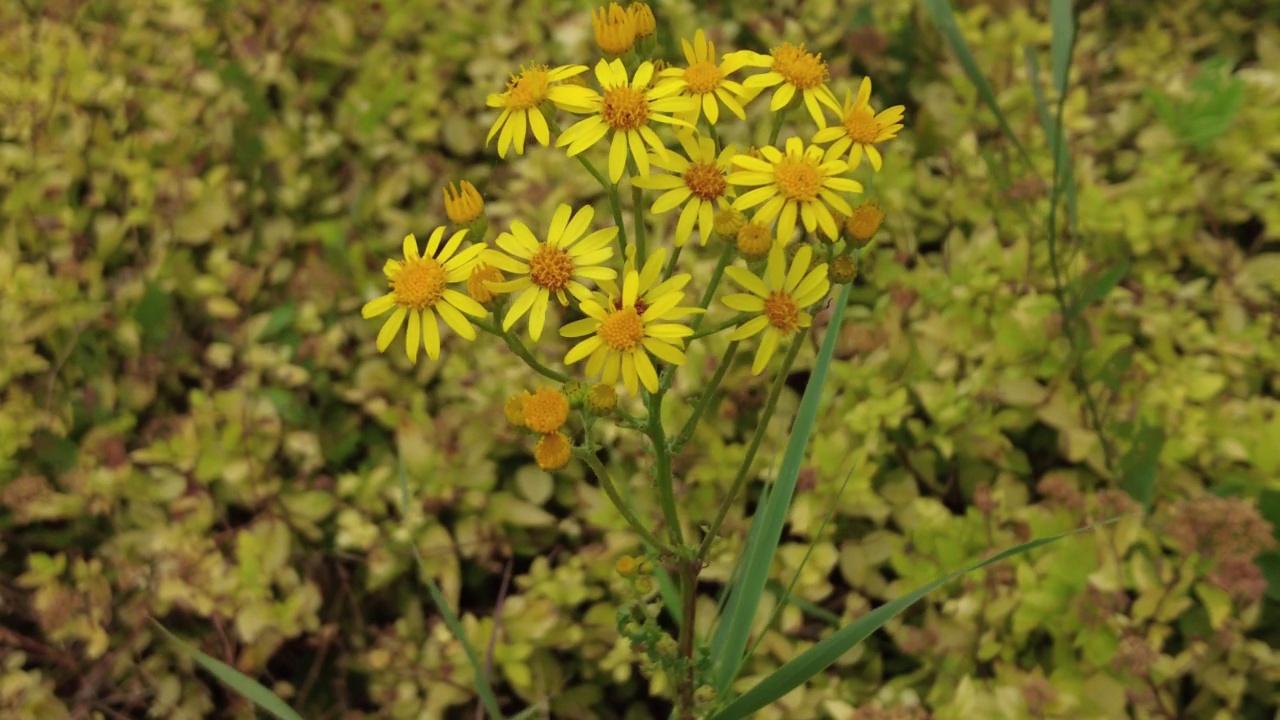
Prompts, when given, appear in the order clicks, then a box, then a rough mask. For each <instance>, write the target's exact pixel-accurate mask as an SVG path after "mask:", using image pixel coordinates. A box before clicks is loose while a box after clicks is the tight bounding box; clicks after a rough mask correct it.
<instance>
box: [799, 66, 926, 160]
mask: <svg viewBox="0 0 1280 720" xmlns="http://www.w3.org/2000/svg"><path fill="white" fill-rule="evenodd" d="M850 97H851V96H850V95H848V94H846V95H845V99H844V109H843V110H842V111H841V115H840V125H835V126H832V127H829V128H826V129H824V130H819V131H818V132H817V134H815V135H814V136H813V141H814V142H815V143H825V142H831V141H832V140H835V142H833V143H831V147H829V148H827V154H826V158H825V159H827V160H834V159H836V158H838V157H840V155H841V154H843V153H844V151H845V150H848V151H849V169H851V170H852V169H853V168H856V167H858V165H860V164H861V163H862V153H863V151H866V153H867V157H869V158H871V167H873V168H875V170H876V172H880V166H881V164H882V163H883V162H884V160H883V158H881V157H880V151H879V150H877V149H876V143H881V142H885V141H887V140H892V139H893V138H895V137H897V136H898V131H899V130H901V129H902V113H903V111H905V110H906V107H905V106H903V105H894V106H893V107H891V108H888V109H886V110H884V111H882V112H881V113H880V114H878V115H877V114H876V113H875V111H874V110H872V109H871V102H870V100H871V78H866V77H864V78H862V85H861V86H859V87H858V97H857V99H856V100H851V99H850Z"/></svg>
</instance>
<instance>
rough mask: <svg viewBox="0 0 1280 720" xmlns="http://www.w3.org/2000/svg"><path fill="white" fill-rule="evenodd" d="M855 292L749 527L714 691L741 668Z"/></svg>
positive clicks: (839, 314) (836, 316)
mask: <svg viewBox="0 0 1280 720" xmlns="http://www.w3.org/2000/svg"><path fill="white" fill-rule="evenodd" d="M851 287H852V286H851V285H844V286H843V287H841V289H840V294H839V296H837V297H836V299H835V302H834V306H833V307H832V313H831V322H830V324H829V325H827V333H826V337H824V338H823V340H822V347H821V349H819V350H818V358H817V361H816V362H815V363H814V366H813V372H812V373H810V375H809V383H808V385H807V386H806V387H805V389H804V395H803V396H802V397H801V399H800V409H799V410H798V411H797V412H796V419H795V424H794V425H793V426H792V432H791V438H790V439H789V440H788V441H787V448H786V450H785V452H784V453H783V456H782V467H781V469H780V470H779V472H778V478H777V480H776V481H775V482H774V485H773V490H772V492H770V493H769V501H768V503H766V504H764V505H762V506H761V508H760V509H759V510H758V511H757V512H756V516H755V518H754V519H753V520H752V522H751V525H752V529H754V527H755V525H756V524H759V525H760V533H759V535H758V536H757V537H756V543H755V544H754V545H753V546H751V547H750V548H749V552H750V555H749V556H747V559H746V561H745V564H744V565H743V572H742V577H741V578H740V579H739V581H738V582H737V583H735V584H734V588H733V590H732V592H733V594H734V595H737V596H738V597H737V598H733V597H731V598H730V605H729V607H728V608H726V609H727V611H728V612H729V616H728V617H727V618H726V619H725V621H724V622H723V623H722V624H721V625H720V626H719V627H718V628H716V633H717V635H720V634H723V635H724V638H723V640H722V642H720V643H719V645H720V647H721V653H720V654H719V655H717V656H716V659H717V665H716V667H715V670H714V681H715V688H716V690H717V691H718V692H720V693H724V692H725V691H726V690H727V689H728V688H729V685H730V683H732V682H733V679H734V678H735V677H737V675H738V670H739V669H740V668H741V667H742V659H743V653H744V651H745V650H746V648H747V640H748V639H749V638H750V636H751V626H752V625H753V624H754V621H755V616H756V609H757V608H758V607H759V606H760V597H761V596H762V595H763V594H764V590H765V585H766V584H767V583H768V580H769V566H770V565H772V564H773V556H774V554H775V553H776V552H777V550H778V541H779V540H780V539H781V537H782V527H783V525H784V524H786V521H787V509H788V508H790V507H791V498H792V496H793V495H794V494H795V489H796V479H797V478H798V477H799V475H800V463H801V462H802V461H803V460H804V454H805V449H806V448H807V447H808V445H809V434H810V433H811V432H813V423H814V420H815V419H816V418H817V415H818V403H819V401H821V399H822V390H823V388H824V387H825V386H826V383H827V371H828V370H829V369H830V367H831V356H832V354H833V353H834V352H835V346H836V338H837V337H838V336H839V334H840V323H841V320H843V318H844V309H845V305H847V304H848V302H849V290H850V288H851Z"/></svg>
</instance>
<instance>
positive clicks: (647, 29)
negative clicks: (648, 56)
mask: <svg viewBox="0 0 1280 720" xmlns="http://www.w3.org/2000/svg"><path fill="white" fill-rule="evenodd" d="M627 13H628V14H629V15H631V22H632V23H633V24H635V27H636V38H647V37H649V36H650V35H652V34H654V33H655V32H656V31H657V30H658V20H657V18H655V17H654V16H653V9H652V8H650V7H649V5H648V3H642V2H637V3H631V5H630V6H629V7H628V8H627Z"/></svg>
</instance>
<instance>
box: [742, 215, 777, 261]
mask: <svg viewBox="0 0 1280 720" xmlns="http://www.w3.org/2000/svg"><path fill="white" fill-rule="evenodd" d="M737 240H738V242H737V245H738V254H739V255H741V256H742V257H744V258H747V259H748V260H757V259H759V258H762V257H764V256H765V255H768V254H769V248H772V247H773V234H772V233H770V232H769V226H767V225H761V224H760V223H758V222H755V221H754V220H753V221H751V222H749V223H747V224H746V225H743V226H742V227H741V228H740V229H739V230H738V238H737Z"/></svg>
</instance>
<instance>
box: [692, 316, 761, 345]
mask: <svg viewBox="0 0 1280 720" xmlns="http://www.w3.org/2000/svg"><path fill="white" fill-rule="evenodd" d="M750 318H751V315H750V314H749V313H738V314H737V315H734V316H733V317H731V318H729V319H728V320H725V321H724V322H721V323H717V324H715V325H712V326H711V327H709V328H707V329H705V330H696V331H694V333H693V334H692V335H690V336H689V339H690V340H697V339H698V338H700V337H706V336H708V335H715V334H716V333H718V332H720V331H721V330H728V329H729V328H731V327H733V326H735V325H741V324H742V323H743V322H745V321H746V320H748V319H750Z"/></svg>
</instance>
